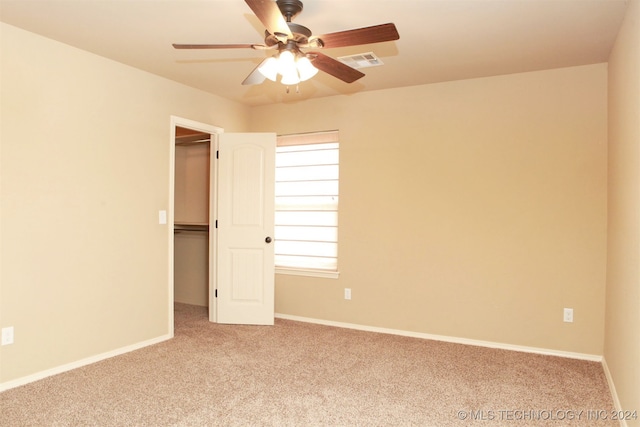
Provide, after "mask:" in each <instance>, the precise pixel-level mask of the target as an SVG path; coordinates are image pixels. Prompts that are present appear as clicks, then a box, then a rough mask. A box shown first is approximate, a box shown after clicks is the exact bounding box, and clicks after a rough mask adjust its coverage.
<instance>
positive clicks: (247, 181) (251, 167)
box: [215, 133, 276, 325]
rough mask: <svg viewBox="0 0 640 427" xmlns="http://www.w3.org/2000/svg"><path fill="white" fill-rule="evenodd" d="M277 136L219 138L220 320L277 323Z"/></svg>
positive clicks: (218, 269)
mask: <svg viewBox="0 0 640 427" xmlns="http://www.w3.org/2000/svg"><path fill="white" fill-rule="evenodd" d="M275 146H276V136H275V134H268V133H251V134H234V133H223V134H220V135H219V144H218V151H219V155H218V180H217V181H218V194H217V199H218V200H217V205H218V209H217V213H218V217H217V220H218V223H217V227H218V228H217V230H216V231H217V235H218V236H217V251H216V253H217V256H216V259H217V265H216V268H215V270H216V285H217V289H216V291H217V298H216V303H217V304H216V305H217V321H218V323H234V324H255V325H273V320H274V280H275V277H274V274H275V267H274V243H273V232H274V203H275V200H274V198H275V196H274V187H275Z"/></svg>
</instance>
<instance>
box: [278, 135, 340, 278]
mask: <svg viewBox="0 0 640 427" xmlns="http://www.w3.org/2000/svg"><path fill="white" fill-rule="evenodd" d="M338 160H339V143H338V132H337V131H331V132H319V133H307V134H298V135H284V136H279V137H278V143H277V147H276V212H275V238H276V241H275V264H276V272H278V273H288V274H302V275H312V276H321V277H337V275H338V171H339V162H338Z"/></svg>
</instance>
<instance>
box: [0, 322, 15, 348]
mask: <svg viewBox="0 0 640 427" xmlns="http://www.w3.org/2000/svg"><path fill="white" fill-rule="evenodd" d="M9 344H13V326H8V327H6V328H2V345H9Z"/></svg>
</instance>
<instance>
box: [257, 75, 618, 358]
mask: <svg viewBox="0 0 640 427" xmlns="http://www.w3.org/2000/svg"><path fill="white" fill-rule="evenodd" d="M371 72H372V73H373V72H375V70H372V71H371ZM606 85H607V66H606V64H597V65H592V66H584V67H577V68H567V69H558V70H550V71H542V72H534V73H527V74H518V75H509V76H499V77H492V78H484V79H476V80H467V81H457V82H450V83H442V84H433V85H427V86H420V87H407V88H402V89H395V90H386V91H377V92H367V93H361V94H357V95H353V96H348V97H331V98H324V99H317V100H312V101H307V102H305V103H304V104H301V105H299V104H289V105H287V104H279V105H269V106H265V107H256V108H253V109H252V110H251V114H252V117H251V124H252V130H253V131H275V132H278V133H292V132H308V131H316V130H326V129H339V130H340V138H341V146H340V150H341V151H340V214H339V215H340V216H339V227H340V231H339V233H340V237H339V240H340V243H339V270H340V278H339V279H337V280H336V279H320V278H305V277H298V276H285V275H278V276H277V279H276V312H278V313H284V314H289V315H295V316H304V317H310V318H317V319H324V320H331V321H338V322H347V323H356V324H362V325H368V326H377V327H384V328H392V329H400V330H406V331H415V332H421V333H428V334H438V335H445V336H452V337H458V338H468V339H475V340H486V341H493V342H499V343H509V344H514V345H522V346H532V347H540V348H547V349H554V350H560V351H567V352H578V353H586V354H594V355H600V354H602V350H603V333H604V303H603V301H604V295H605V288H604V284H605V259H606V252H605V251H606V166H607V151H606V150H607V147H606V141H607V124H606V120H607V110H606V108H607V94H606V90H607V88H606ZM301 90H304V87H302V88H301ZM343 288H351V289H352V292H353V299H352V300H351V301H345V300H344V299H343ZM564 307H572V308H573V309H574V310H575V322H574V323H573V324H567V323H563V321H562V310H563V308H564Z"/></svg>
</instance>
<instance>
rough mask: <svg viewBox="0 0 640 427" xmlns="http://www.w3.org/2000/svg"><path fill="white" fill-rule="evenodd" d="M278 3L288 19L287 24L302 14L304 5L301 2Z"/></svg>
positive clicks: (293, 0) (286, 0)
mask: <svg viewBox="0 0 640 427" xmlns="http://www.w3.org/2000/svg"><path fill="white" fill-rule="evenodd" d="M276 3H277V4H278V7H279V8H280V12H282V15H284V17H285V18H287V22H291V20H292V19H293V18H294V17H295V16H296V15H297V14H299V13H300V12H302V8H303V5H302V2H301V1H300V0H277V1H276Z"/></svg>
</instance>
